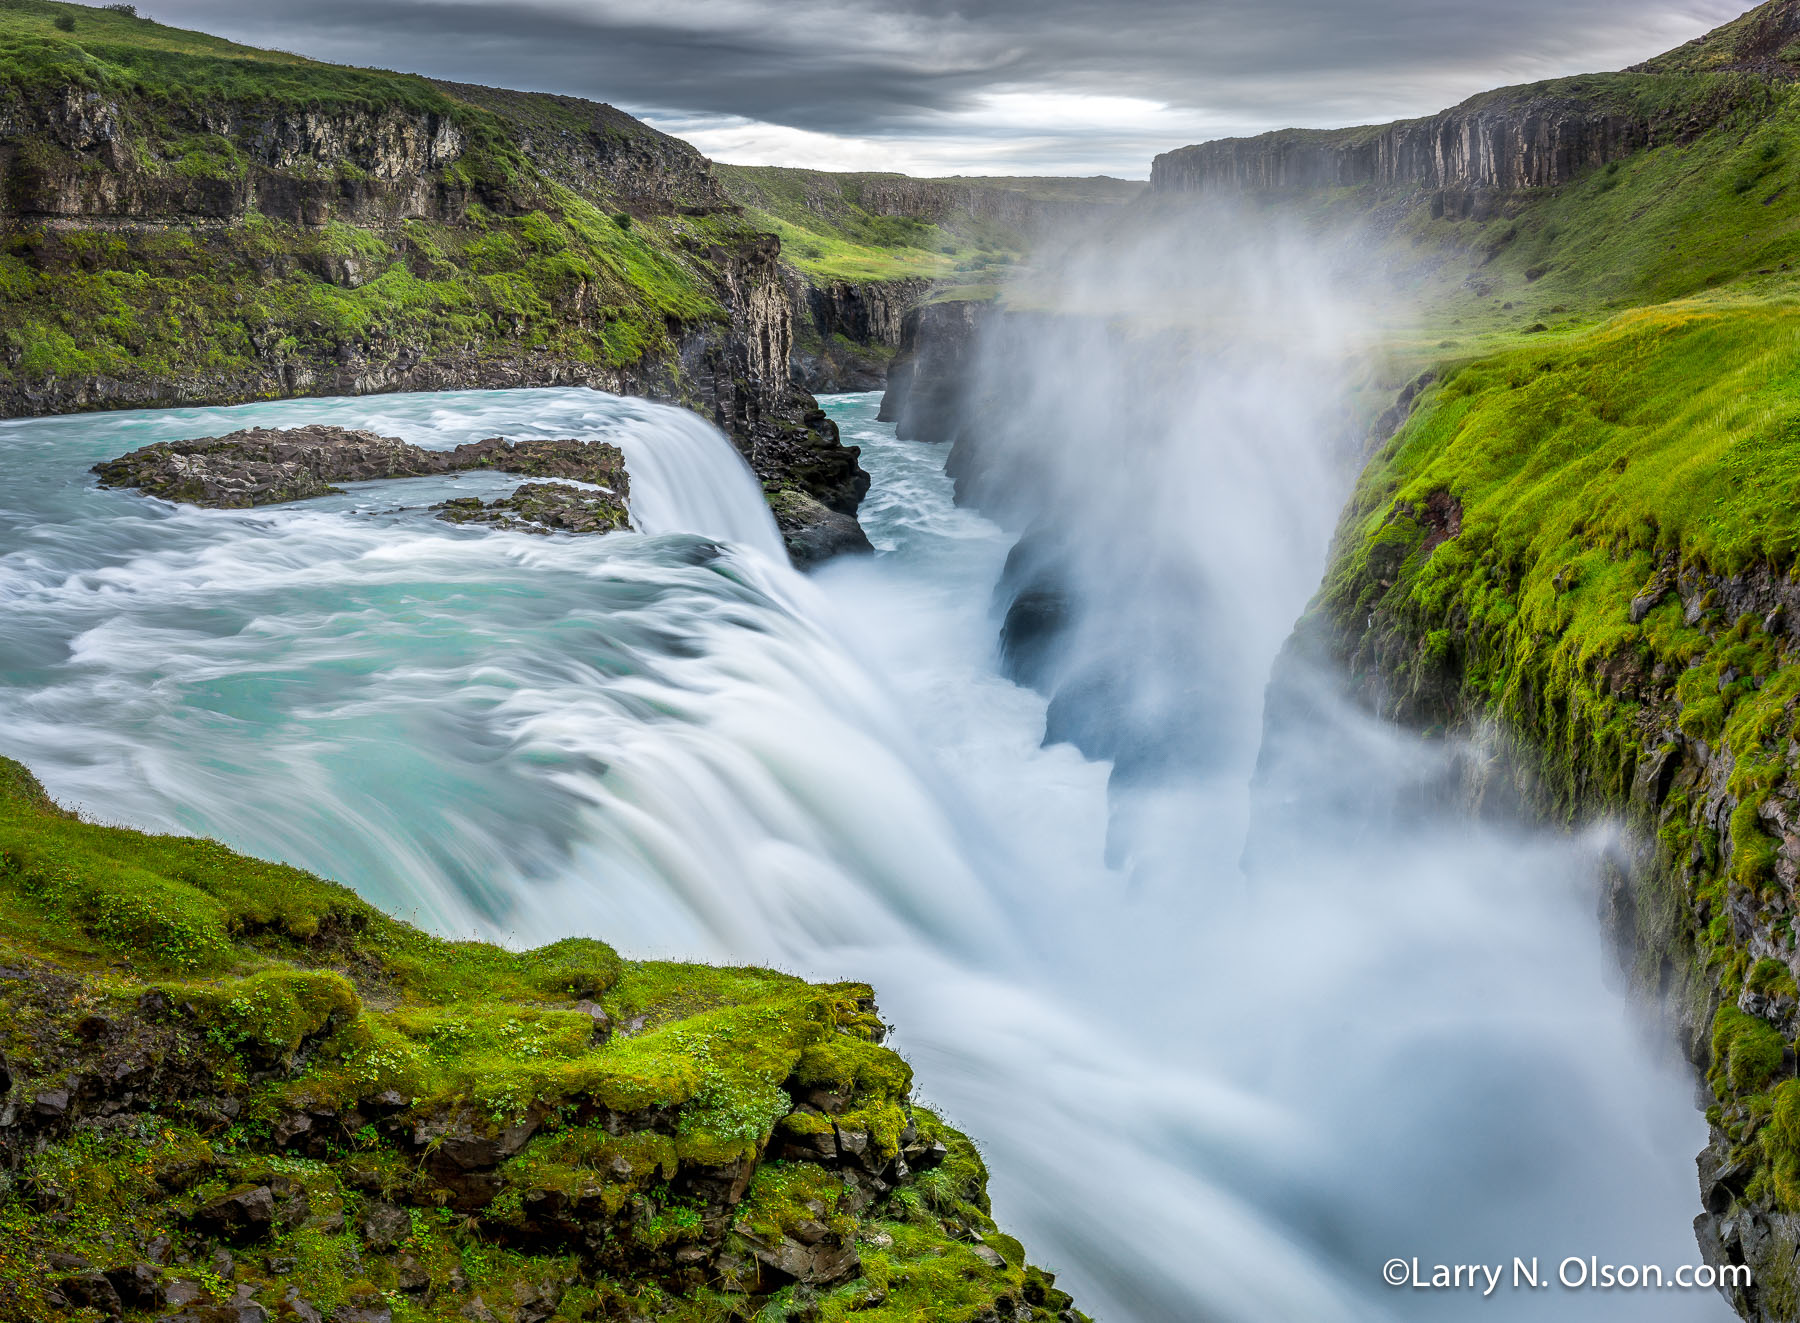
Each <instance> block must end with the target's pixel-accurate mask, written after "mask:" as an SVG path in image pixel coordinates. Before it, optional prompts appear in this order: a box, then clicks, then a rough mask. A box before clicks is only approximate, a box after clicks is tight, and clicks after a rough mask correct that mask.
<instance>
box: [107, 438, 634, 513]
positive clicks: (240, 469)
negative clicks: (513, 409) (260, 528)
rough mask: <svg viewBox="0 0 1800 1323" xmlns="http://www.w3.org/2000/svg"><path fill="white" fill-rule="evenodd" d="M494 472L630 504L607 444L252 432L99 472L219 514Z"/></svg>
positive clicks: (620, 466) (151, 453)
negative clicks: (580, 488)
mask: <svg viewBox="0 0 1800 1323" xmlns="http://www.w3.org/2000/svg"><path fill="white" fill-rule="evenodd" d="M473 469H491V470H494V471H496V472H500V473H518V474H521V475H523V476H525V477H531V478H571V479H574V480H575V481H577V482H592V483H597V484H598V485H600V486H603V487H608V488H610V489H611V490H612V492H613V493H614V495H615V496H616V497H617V499H618V500H620V501H623V500H624V499H625V497H626V495H627V490H628V489H627V479H626V474H625V457H624V455H623V454H622V453H620V451H619V448H618V447H617V446H614V445H608V444H607V443H606V442H604V441H505V440H502V439H501V438H499V437H490V438H489V439H488V440H486V441H471V442H468V443H466V444H464V445H460V446H458V447H456V449H454V450H427V449H425V448H424V447H423V446H415V445H412V444H411V443H409V442H406V441H402V440H400V439H399V438H398V437H392V436H377V435H376V434H375V433H373V432H358V431H349V430H347V429H345V428H342V427H318V426H315V427H290V428H276V429H268V428H261V427H258V428H253V429H251V430H250V431H247V432H232V433H230V434H229V435H227V436H214V437H201V438H199V439H197V440H193V441H159V442H157V443H156V444H155V445H153V446H145V447H144V448H143V449H141V450H134V451H132V452H131V453H130V454H129V455H122V456H120V457H119V458H118V459H113V460H108V461H107V462H105V463H104V464H96V465H95V466H94V472H95V473H98V474H99V475H100V485H101V486H103V487H136V488H138V489H139V490H140V491H144V492H148V493H149V494H150V495H152V496H160V497H162V498H163V499H165V500H170V501H184V502H186V503H188V504H189V505H204V506H208V507H210V508H212V509H218V510H242V509H247V508H249V507H251V506H257V505H276V504H279V503H281V502H283V501H303V500H306V499H307V498H309V497H313V496H324V495H326V494H327V493H329V492H332V491H335V490H337V489H336V488H335V487H333V486H332V484H333V483H334V482H364V481H368V480H370V479H375V478H420V477H428V476H431V475H433V474H441V473H461V472H467V471H469V470H473Z"/></svg>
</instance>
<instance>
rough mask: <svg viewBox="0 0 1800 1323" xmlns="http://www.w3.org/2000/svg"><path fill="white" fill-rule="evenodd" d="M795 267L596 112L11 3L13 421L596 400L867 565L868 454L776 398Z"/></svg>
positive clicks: (5, 130) (6, 38) (1, 17)
mask: <svg viewBox="0 0 1800 1323" xmlns="http://www.w3.org/2000/svg"><path fill="white" fill-rule="evenodd" d="M779 255H780V242H779V240H778V239H777V238H776V237H775V236H774V235H772V234H770V233H768V231H767V230H766V229H765V228H763V227H761V226H759V225H758V224H756V223H754V222H753V221H752V220H750V219H748V218H746V216H745V215H744V214H743V211H742V209H741V208H740V207H738V206H737V205H736V204H734V203H733V202H731V200H730V199H729V198H727V197H726V196H725V194H724V193H723V191H722V190H721V188H720V186H719V183H718V181H717V179H716V178H715V177H714V175H713V173H712V168H711V165H710V163H709V162H707V161H706V160H705V159H704V158H703V157H701V156H700V155H699V154H698V153H696V152H695V151H694V150H693V149H692V148H690V147H688V146H687V145H686V144H685V143H681V142H679V141H677V140H676V139H673V138H668V137H666V136H664V135H662V134H659V133H656V132H655V131H653V130H651V129H650V128H648V127H647V126H645V125H643V124H640V123H638V122H637V121H635V120H633V119H631V118H630V117H629V116H627V115H624V114H621V113H620V112H618V111H616V110H614V109H612V108H611V107H609V106H602V105H597V104H594V103H591V102H584V101H578V100H575V99H573V98H567V97H554V96H545V95H536V94H526V93H512V92H504V91H500V90H497V89H490V88H479V87H470V86H466V85H463V84H451V83H438V82H432V81H430V80H427V79H424V78H418V77H413V76H410V75H406V74H395V73H386V72H382V71H376V70H362V69H348V68H341V67H338V66H334V65H328V64H321V63H318V62H316V61H311V60H305V59H301V58H299V57H297V56H291V55H285V54H282V53H279V52H271V51H261V50H255V49H252V48H249V47H245V46H239V45H235V44H233V43H230V42H225V41H220V40H217V39H215V38H212V37H207V36H205V35H203V34H200V33H194V32H184V31H180V30H177V29H173V28H167V27H163V26H161V25H160V24H157V23H154V22H151V21H149V20H148V19H142V18H137V17H133V16H131V15H129V14H125V13H120V12H115V11H113V10H107V9H94V8H87V7H84V6H80V5H69V4H58V3H52V2H51V0H8V2H7V3H5V4H3V5H0V410H3V411H4V412H5V413H7V414H9V415H18V414H28V413H52V412H64V411H69V410H76V409H91V408H113V407H137V406H157V405H167V404H178V403H179V404H197V403H212V404H217V403H231V402H236V401H242V400H254V399H266V398H275V397H280V396H287V395H308V394H360V393H366V392H372V391H385V390H414V389H450V388H458V387H498V386H514V385H590V386H597V387H600V388H603V389H607V390H613V391H620V392H624V393H633V394H646V395H652V396H656V397H661V398H667V399H670V400H673V401H676V402H679V403H684V404H687V405H690V406H692V407H694V408H695V409H697V410H699V411H700V412H702V413H704V414H706V415H707V416H709V417H711V418H713V419H714V420H715V421H716V422H717V423H718V424H719V425H720V426H721V427H722V428H723V429H724V430H725V431H726V432H727V433H728V434H730V435H731V437H732V438H733V440H734V441H735V442H736V444H737V445H738V446H739V448H740V449H741V450H742V451H743V452H744V454H745V455H746V457H747V458H748V459H749V460H750V462H751V464H752V466H753V467H754V468H755V469H756V470H757V472H758V473H759V474H760V475H761V476H762V477H763V479H764V481H765V484H766V485H767V486H768V488H769V490H770V492H771V494H772V495H780V496H781V497H782V499H781V501H780V502H778V504H779V506H780V508H781V510H782V511H783V512H784V513H783V515H782V522H783V525H784V531H785V532H787V533H789V534H790V535H795V534H798V533H801V532H804V531H805V530H809V529H810V530H813V533H812V536H811V538H810V542H811V543H815V544H816V543H821V542H822V541H823V542H829V543H831V546H830V547H829V548H827V549H828V550H829V549H838V548H839V547H842V546H851V545H858V544H860V545H866V542H863V540H862V539H861V534H860V530H858V529H857V528H856V527H855V524H854V513H855V509H856V505H857V503H858V501H859V500H860V498H861V496H862V493H863V492H864V491H865V490H866V489H867V485H868V479H867V476H866V475H865V474H863V473H862V471H861V469H860V468H859V467H858V465H857V463H856V452H855V451H854V449H851V448H847V447H844V446H841V445H839V443H838V440H837V433H836V429H835V427H834V426H833V425H832V424H831V423H830V422H829V420H827V419H826V418H825V417H824V415H823V414H822V413H821V412H819V410H818V408H817V405H816V403H815V402H814V401H813V400H812V398H811V396H809V395H807V394H806V393H805V392H804V391H802V390H800V389H798V388H797V387H795V386H794V385H793V384H792V382H791V380H790V378H789V373H788V357H789V351H790V348H791V343H792V337H793V309H792V306H791V305H790V303H789V301H788V297H787V292H786V289H785V286H784V284H783V277H782V270H781V267H780V265H779ZM821 529H823V530H826V531H827V532H829V533H831V534H832V536H830V537H826V538H823V539H821V537H820V536H819V530H821ZM813 549H814V550H816V549H817V548H816V547H815V548H813Z"/></svg>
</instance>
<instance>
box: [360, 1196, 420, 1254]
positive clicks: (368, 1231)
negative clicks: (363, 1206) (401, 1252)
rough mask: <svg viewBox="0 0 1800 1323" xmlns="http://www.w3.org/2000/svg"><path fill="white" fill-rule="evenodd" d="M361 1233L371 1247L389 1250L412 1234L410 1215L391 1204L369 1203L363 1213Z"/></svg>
mask: <svg viewBox="0 0 1800 1323" xmlns="http://www.w3.org/2000/svg"><path fill="white" fill-rule="evenodd" d="M362 1235H363V1239H364V1240H366V1241H367V1242H368V1243H369V1247H370V1248H371V1249H377V1250H391V1249H393V1248H394V1247H395V1246H396V1245H398V1244H399V1243H400V1242H401V1241H403V1240H405V1239H406V1238H407V1237H408V1236H410V1235H412V1215H411V1214H410V1213H408V1212H407V1211H406V1210H405V1209H404V1208H397V1207H395V1206H394V1205H393V1204H387V1203H371V1204H370V1205H369V1207H368V1209H367V1211H365V1212H364V1213H363V1217H362Z"/></svg>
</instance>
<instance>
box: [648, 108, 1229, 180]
mask: <svg viewBox="0 0 1800 1323" xmlns="http://www.w3.org/2000/svg"><path fill="white" fill-rule="evenodd" d="M637 113H639V114H640V115H641V116H642V118H643V119H645V120H646V121H647V122H648V123H650V124H652V125H654V126H655V127H656V128H658V129H661V130H662V131H663V132H664V133H671V134H674V135H675V136H676V137H678V138H683V139H686V140H687V141H688V142H691V143H693V144H694V146H695V147H698V148H699V149H700V150H701V151H702V152H703V153H705V154H706V155H707V156H710V157H712V159H713V160H715V161H724V162H727V163H729V164H733V165H784V166H796V167H800V168H803V169H809V170H892V171H899V172H900V173H902V174H910V175H928V176H930V175H1016V174H1020V173H1023V172H1030V173H1040V174H1058V175H1100V174H1113V175H1118V176H1120V177H1122V178H1128V179H1143V178H1147V177H1148V175H1149V168H1150V158H1151V157H1152V156H1154V155H1155V154H1156V153H1157V152H1161V151H1167V150H1168V149H1169V148H1170V147H1172V146H1179V145H1181V144H1183V143H1187V142H1198V141H1201V140H1203V139H1205V138H1217V137H1221V136H1226V135H1229V134H1231V133H1234V132H1245V131H1251V130H1252V127H1253V126H1249V125H1234V124H1230V123H1228V122H1225V121H1218V120H1209V119H1207V118H1205V117H1203V116H1198V115H1195V114H1194V113H1192V112H1191V111H1182V110H1178V109H1176V108H1174V107H1172V106H1167V105H1163V104H1162V103H1160V102H1157V101H1151V100H1146V99H1144V98H1142V97H1131V96H1104V95H1092V94H1086V93H1077V92H1046V91H1039V90H1018V91H998V92H986V93H982V94H981V95H980V96H978V97H977V98H975V104H973V105H972V106H970V107H969V109H967V110H966V111H961V112H958V113H955V114H950V115H943V116H938V117H935V119H936V121H937V122H936V123H930V122H928V123H925V124H922V125H919V126H918V127H916V128H915V129H914V131H913V132H911V133H909V134H908V135H907V136H906V137H904V138H887V137H881V138H876V137H863V136H857V135H853V134H838V133H830V132H821V131H819V130H814V129H801V128H793V127H790V126H788V125H784V124H770V123H766V122H764V121H760V120H753V119H748V118H745V117H743V116H736V115H682V114H671V113H659V112H655V111H650V112H637ZM1124 162H1136V163H1137V164H1136V165H1135V167H1133V166H1130V165H1125V164H1123V163H1124Z"/></svg>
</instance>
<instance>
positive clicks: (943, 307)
mask: <svg viewBox="0 0 1800 1323" xmlns="http://www.w3.org/2000/svg"><path fill="white" fill-rule="evenodd" d="M992 310H993V305H992V304H990V303H985V302H973V301H967V300H951V301H947V302H943V303H927V304H925V305H923V306H922V307H918V308H914V309H913V310H912V311H911V312H909V313H907V314H906V317H905V319H904V321H903V322H902V324H901V330H900V350H899V353H898V354H896V355H895V357H894V361H893V363H892V365H891V366H890V367H889V369H888V384H887V393H886V394H885V395H883V396H882V397H881V414H880V417H881V420H882V421H883V422H891V423H893V424H894V430H895V434H896V435H897V436H899V437H900V438H902V439H903V440H915V439H916V440H920V441H955V440H956V438H957V435H958V433H959V432H960V431H961V429H962V428H963V427H964V426H965V425H966V423H967V421H968V419H969V417H970V411H969V408H968V403H969V394H970V392H971V391H972V390H973V389H974V385H975V383H974V380H973V369H974V365H975V346H976V340H977V338H978V336H979V335H980V332H981V327H982V325H983V324H984V322H985V320H986V319H987V318H988V317H989V316H990V315H992Z"/></svg>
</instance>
